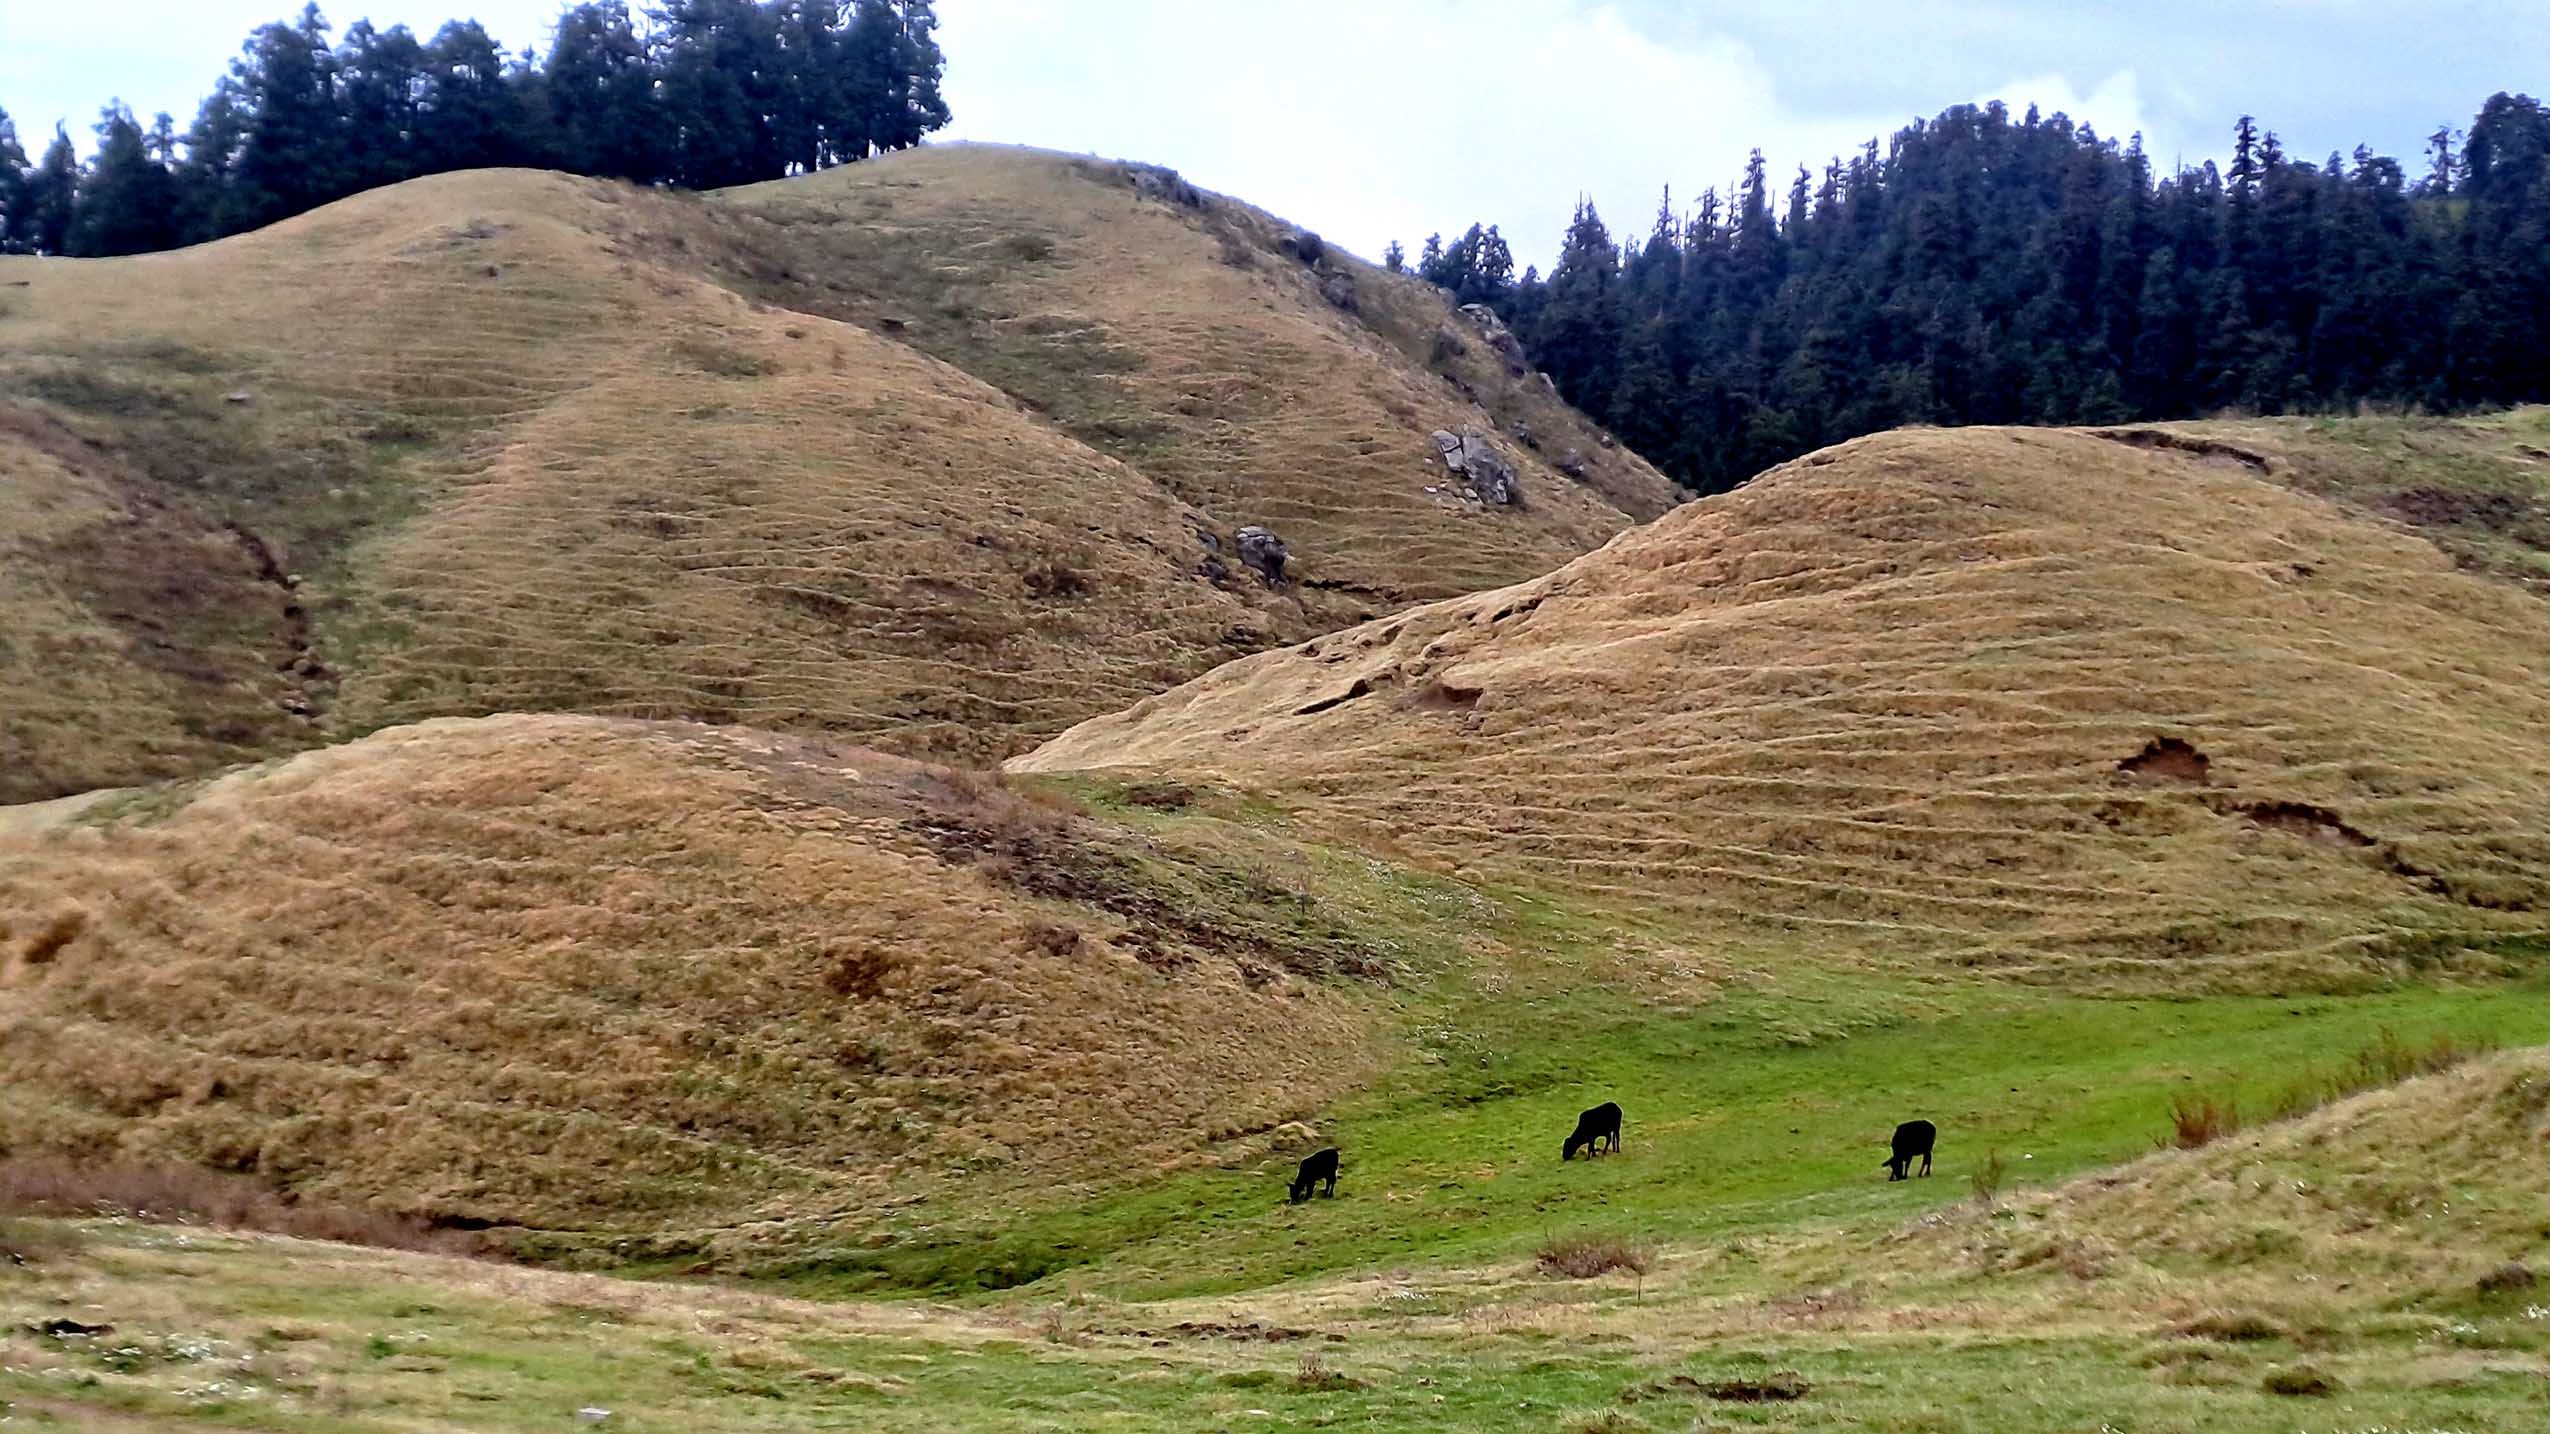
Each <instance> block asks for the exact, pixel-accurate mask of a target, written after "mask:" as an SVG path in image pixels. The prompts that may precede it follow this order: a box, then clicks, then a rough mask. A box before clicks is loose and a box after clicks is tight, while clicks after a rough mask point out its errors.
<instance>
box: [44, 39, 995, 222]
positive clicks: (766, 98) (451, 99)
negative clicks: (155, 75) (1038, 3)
mask: <svg viewBox="0 0 2550 1434" xmlns="http://www.w3.org/2000/svg"><path fill="white" fill-rule="evenodd" d="M649 18H650V19H651V20H652V22H653V23H652V24H649V25H641V24H640V23H639V22H638V21H637V20H636V19H634V18H633V17H632V16H631V15H630V13H629V7H628V5H627V3H626V0H594V3H587V4H580V5H575V6H573V7H572V8H570V9H568V10H567V11H566V12H565V13H564V14H563V15H561V16H560V17H559V20H558V29H557V35H556V38H555V39H554V40H553V41H552V43H551V45H550V47H549V53H548V55H547V56H546V57H545V58H543V57H541V56H539V55H537V54H536V53H534V52H533V51H531V50H529V49H525V50H523V51H521V52H520V53H518V54H513V55H508V54H507V53H506V52H505V51H504V50H503V49H501V48H500V47H499V46H498V45H497V43H496V40H495V38H494V37H493V36H491V35H489V34H488V33H487V31H486V29H485V28H484V27H483V26H481V25H479V24H478V22H476V21H474V20H466V21H463V20H456V21H453V22H451V23H449V24H447V25H445V26H443V27H442V29H440V30H439V31H437V32H436V33H435V35H434V37H433V38H432V39H430V40H419V39H417V38H416V36H415V35H413V34H412V33H410V32H409V31H408V29H407V27H406V26H404V25H396V26H392V27H391V28H389V29H387V30H381V29H376V28H374V26H373V25H372V23H371V22H370V21H368V20H358V21H356V22H355V23H354V24H352V25H350V26H348V27H347V28H346V31H345V35H344V38H343V39H342V40H340V41H338V42H337V43H335V44H333V45H331V44H330V43H329V40H328V33H329V27H328V23H327V21H326V19H325V18H324V17H322V16H321V14H320V13H319V7H318V6H317V5H316V4H312V5H310V6H308V7H307V8H305V9H304V10H303V11H302V12H301V16H300V19H299V20H297V21H293V22H281V21H278V22H276V23H274V24H271V25H266V26H263V27H261V28H259V29H258V30H257V31H256V33H254V34H252V35H250V36H249V37H248V41H247V44H246V46H245V47H244V48H243V50H242V52H241V54H240V56H239V58H238V59H236V60H234V61H232V62H231V66H230V73H229V74H227V75H225V76H223V77H222V79H221V80H220V82H219V83H218V84H216V85H215V86H214V88H213V91H212V93H211V95H210V96H209V97H208V98H206V99H205V101H204V103H203V108H202V109H201V111H200V112H199V113H198V114H197V115H196V117H195V122H194V124H193V125H192V126H191V127H189V128H188V129H187V130H186V132H185V133H184V134H183V135H180V134H179V133H177V130H176V126H175V123H174V122H173V121H172V120H171V119H170V118H169V117H168V116H167V115H165V114H163V115H160V116H158V117H157V119H156V120H155V122H154V123H152V124H151V125H150V126H149V127H147V128H145V127H144V126H143V125H142V124H141V123H140V122H139V121H137V120H136V119H135V118H134V117H133V114H132V112H131V111H130V110H129V109H127V108H126V107H125V106H124V105H123V104H122V103H121V102H120V101H119V102H116V103H113V104H110V105H108V106H107V107H106V109H105V110H104V112H103V114H102V116H101V117H100V119H99V121H98V124H97V137H98V143H97V148H96V152H95V153H94V154H93V155H92V156H91V158H90V159H89V161H88V162H87V163H86V164H85V165H83V164H82V163H81V162H80V161H79V159H78V157H77V155H76V152H75V151H74V148H73V146H72V144H71V140H70V136H69V134H68V133H67V132H66V131H65V130H64V129H62V128H61V127H60V126H58V125H57V126H56V127H55V129H54V133H53V141H52V143H51V144H50V145H49V146H47V147H46V149H45V150H44V152H43V155H42V157H41V158H40V159H39V160H37V161H36V162H35V163H34V164H32V165H30V164H29V163H28V159H27V154H26V151H25V148H24V146H23V145H22V144H21V142H20V141H19V138H18V136H17V133H16V130H15V127H14V126H13V125H12V124H11V123H10V120H9V117H8V115H7V113H6V112H5V111H0V253H36V254H72V255H105V254H133V253H140V252H143V251H145V250H151V249H165V248H169V247H171V246H173V245H178V244H191V243H197V242H200V241H203V240H206V239H216V238H219V237H221V236H222V235H225V234H235V233H238V232H240V231H242V230H246V229H254V228H257V227H259V226H260V225H265V224H270V223H273V222H274V221H276V220H278V219H287V218H290V217H291V216H293V215H295V214H299V213H301V212H303V211H304V210H308V209H312V208H316V207H317V206H319V205H322V204H326V203H328V202H330V201H332V200H336V199H342V198H344V197H345V196H346V195H349V194H354V193H358V192H360V191H362V190H366V189H371V188H374V187H377V186H379V185H384V184H395V183H397V182H398V181H400V180H403V179H413V178H415V177H417V176H418V175H424V174H439V173H442V172H444V171H447V170H455V169H476V168H483V167H487V166H491V165H532V166H538V167H541V168H547V169H564V170H569V171H572V172H574V173H577V174H591V175H603V176H608V177H612V178H617V179H628V180H634V181H637V182H639V183H642V184H651V183H671V184H679V185H684V186H688V187H691V188H699V189H707V188H716V187H721V186H725V185H730V184H747V183H751V182H753V181H756V180H764V179H776V178H779V177H780V176H782V175H784V174H789V173H792V172H795V171H798V170H809V169H821V168H824V167H826V166H828V165H835V164H844V163H847V162H849V161H851V160H856V159H861V158H864V157H866V156H868V155H870V154H874V153H878V152H881V151H884V150H891V149H902V148H906V147H908V146H911V145H914V144H917V143H919V142H920V140H921V137H922V136H923V135H925V134H928V133H930V132H931V131H932V130H935V129H938V128H939V127H941V126H943V125H945V124H946V123H947V122H948V110H947V103H946V101H945V100H944V99H942V98H941V97H940V94H939V78H940V73H941V70H942V57H941V55H940V52H939V47H938V41H937V39H936V37H935V33H934V32H935V31H936V28H937V25H938V19H937V16H936V15H934V14H933V13H932V9H931V0H666V3H664V4H662V5H661V6H659V7H657V8H655V9H653V10H652V11H651V12H650V16H649Z"/></svg>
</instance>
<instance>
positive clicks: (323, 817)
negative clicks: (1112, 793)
mask: <svg viewBox="0 0 2550 1434" xmlns="http://www.w3.org/2000/svg"><path fill="white" fill-rule="evenodd" d="M158 800H162V801H164V805H163V806H160V807H154V806H151V805H149V804H147V803H144V804H138V805H134V806H130V807H127V808H125V809H123V810H121V811H119V812H116V813H115V814H113V815H110V816H108V817H106V818H104V819H103V820H100V821H96V822H92V823H88V824H77V825H71V826H65V827H58V828H55V829H53V830H50V831H47V832H44V833H40V834H37V835H35V836H33V837H29V838H25V839H22V840H21V841H18V842H15V843H12V844H10V845H7V846H0V950H5V951H6V952H7V953H8V956H7V961H6V965H5V968H0V1149H6V1150H7V1151H8V1152H10V1153H12V1154H15V1155H19V1156H28V1155H44V1156H53V1157H60V1158H72V1159H79V1158H90V1159H120V1160H158V1161H175V1162H191V1163H196V1164H202V1165H207V1166H211V1167H213V1168H216V1169H222V1170H234V1171H241V1172H248V1173H252V1174H254V1175H255V1176H256V1177H257V1178H258V1179H260V1180H261V1181H264V1182H266V1183H268V1184H270V1185H273V1186H278V1187H281V1188H285V1189H288V1190H290V1191H292V1192H294V1193H295V1195H296V1196H300V1197H307V1198H311V1199H319V1200H329V1201H337V1202H371V1203H375V1204H378V1205H380V1206H382V1207H383V1208H385V1209H389V1210H392V1211H394V1212H396V1213H399V1214H402V1215H409V1216H415V1217H419V1218H424V1219H429V1220H462V1221H465V1222H466V1223H468V1224H470V1225H472V1226H478V1225H486V1224H495V1225H499V1226H529V1227H534V1228H536V1229H540V1230H546V1231H570V1232H571V1231H580V1230H581V1231H592V1232H596V1237H597V1238H599V1237H600V1236H601V1235H604V1234H607V1235H609V1236H612V1237H615V1238H638V1237H643V1238H639V1239H638V1243H639V1245H640V1246H643V1247H645V1248H661V1249H664V1250H668V1251H676V1252H685V1251H686V1252H690V1253H705V1252H706V1251H707V1247H708V1245H709V1244H710V1243H712V1241H711V1239H710V1234H718V1235H721V1236H727V1237H731V1238H732V1239H733V1240H736V1241H740V1242H742V1243H745V1244H749V1243H751V1239H750V1236H751V1230H752V1227H753V1226H754V1224H755V1222H759V1221H773V1220H780V1219H783V1218H785V1219H791V1220H798V1221H808V1220H813V1221H817V1223H818V1224H820V1225H821V1227H822V1228H823V1229H824V1230H826V1231H827V1232H828V1233H830V1234H834V1235H840V1234H842V1233H843V1232H845V1231H847V1232H850V1233H854V1234H855V1233H856V1232H858V1231H861V1230H864V1229H867V1228H870V1227H873V1226H876V1225H880V1224H882V1223H884V1222H885V1221H887V1220H889V1219H890V1218H891V1217H893V1216H894V1215H896V1214H897V1213H898V1212H900V1211H903V1210H905V1209H907V1208H909V1207H911V1206H914V1205H916V1204H926V1203H927V1202H929V1201H931V1200H932V1199H933V1198H934V1197H941V1196H944V1194H945V1192H946V1190H947V1189H948V1188H949V1187H950V1186H951V1184H952V1183H953V1184H959V1185H962V1186H964V1187H965V1188H966V1189H967V1190H968V1191H969V1192H973V1193H974V1194H975V1195H979V1196H981V1197H983V1198H990V1197H991V1195H992V1193H993V1192H996V1191H999V1190H1012V1191H1016V1190H1021V1189H1026V1190H1033V1191H1038V1192H1045V1193H1050V1192H1051V1191H1052V1190H1054V1189H1056V1188H1062V1187H1068V1186H1069V1185H1071V1184H1072V1183H1073V1182H1075V1181H1086V1180H1090V1179H1097V1178H1106V1179H1117V1180H1120V1179H1122V1178H1124V1177H1125V1175H1126V1174H1127V1173H1128V1172H1130V1173H1133V1174H1136V1175H1138V1174H1140V1173H1142V1172H1148V1171H1154V1170H1156V1169H1158V1168H1161V1167H1163V1166H1164V1165H1168V1164H1171V1163H1173V1162H1177V1161H1191V1160H1194V1159H1196V1158H1197V1157H1198V1154H1199V1152H1203V1151H1207V1150H1210V1149H1212V1148H1213V1147H1214V1144H1215V1142H1216V1141H1219V1142H1222V1145H1221V1150H1222V1153H1223V1154H1224V1155H1226V1156H1229V1157H1231V1158H1248V1156H1249V1155H1250V1153H1252V1152H1253V1151H1254V1149H1255V1147H1254V1146H1252V1145H1251V1144H1250V1143H1249V1142H1248V1141H1247V1140H1245V1139H1243V1138H1242V1137H1243V1136H1245V1135H1247V1134H1254V1133H1259V1132H1264V1131H1270V1130H1273V1129H1275V1128H1276V1127H1278V1126H1281V1125H1282V1124H1283V1123H1284V1122H1287V1121H1292V1120H1300V1119H1307V1118H1310V1117H1312V1116H1313V1115H1315V1113H1316V1112H1317V1111H1318V1110H1320V1109H1321V1108H1322V1107H1323V1106H1324V1105H1325V1104H1326V1103H1328V1102H1329V1101H1330V1100H1332V1099H1334V1098H1336V1097H1338V1096H1340V1095H1342V1094H1343V1093H1345V1092H1346V1091H1347V1090H1349V1089H1350V1088H1352V1086H1353V1085H1354V1084H1355V1083H1356V1082H1357V1081H1358V1080H1360V1079H1363V1078H1365V1077H1367V1076H1368V1075H1369V1074H1370V1073H1371V1071H1372V1069H1373V1067H1374V1064H1375V1062H1376V1060H1377V1059H1378V1058H1379V1057H1380V1056H1381V1055H1382V1054H1383V1052H1384V1051H1385V1050H1386V1048H1387V1047H1386V1043H1385V1044H1374V1043H1371V1042H1368V1041H1367V1040H1366V1039H1365V1037H1366V1027H1367V1025H1368V1024H1369V1021H1368V1019H1367V1017H1366V1016H1365V1014H1364V1013H1363V1010H1362V1002H1361V1000H1360V998H1359V996H1358V994H1357V992H1358V989H1359V988H1360V987H1363V986H1366V985H1370V984H1372V983H1374V982H1376V981H1378V980H1379V979H1380V978H1381V977H1382V975H1383V974H1384V968H1383V964H1382V961H1381V958H1379V957H1376V956H1373V955H1371V954H1369V953H1367V952H1366V951H1365V950H1364V949H1363V948H1362V947H1360V946H1359V945H1357V944H1356V943H1355V942H1354V941H1353V940H1352V939H1351V938H1349V937H1346V936H1343V935H1342V934H1341V933H1339V932H1338V931H1337V930H1336V929H1334V928H1333V927H1327V926H1324V925H1323V924H1322V923H1321V922H1320V921H1318V920H1317V918H1316V917H1314V916H1312V915H1309V914H1299V915H1297V916H1296V917H1295V918H1294V921H1293V924H1291V925H1283V924H1279V922H1280V918H1279V919H1278V920H1270V919H1269V918H1268V916H1267V914H1266V907H1267V906H1268V905H1269V900H1268V898H1269V897H1270V895H1272V894H1273V893H1272V892H1271V891H1270V889H1269V888H1267V887H1265V886H1264V885H1262V883H1261V879H1260V878H1258V877H1256V876H1255V875H1254V874H1253V873H1251V872H1249V871H1246V870H1234V869H1223V868H1216V867H1213V866H1210V865H1209V864H1206V863H1201V862H1196V861H1193V860H1191V859H1186V858H1181V857H1179V856H1177V855H1174V854H1169V853H1164V852H1161V851H1158V850H1155V849H1152V848H1150V847H1148V846H1146V845H1145V844H1144V843H1142V842H1141V841H1140V840H1138V839H1137V838H1135V837H1133V836H1132V835H1130V834H1128V833H1127V832H1125V831H1123V830H1122V829H1120V828H1115V827H1112V826H1109V825H1107V824H1105V823H1102V822H1100V821H1097V820H1094V819H1091V818H1088V817H1083V816H1079V815H1075V814H1074V813H1073V812H1072V811H1071V810H1069V809H1068V808H1067V807H1063V806H1055V805H1050V804H1045V803H1040V802H1038V801H1036V800H1034V799H1032V798H1031V797H1027V796H1021V795H1018V794H1015V793H1012V792H1010V791H1008V790H1007V789H1005V788H1003V787H1002V786H1000V785H999V784H998V783H996V782H994V781H992V780H991V779H988V778H985V777H982V776H979V775H977V774H973V773H968V772H952V771H949V770H947V769H943V768H936V767H931V766H927V765H923V764H916V763H913V762H910V761H907V760H904V759H900V758H894V757H889V756H886V755H884V754H881V753H876V752H873V751H867V750H862V749H857V748H850V747H844V746H834V745H829V744H825V743H822V742H820V741H817V740H813V739H798V738H787V737H776V736H769V735H765V734H752V733H745V732H741V731H738V730H735V729H713V728H702V727H691V726H687V725H680V724H636V723H629V722H613V721H607V720H602V719H593V718H578V717H529V716H524V717H503V718H488V719H477V720H458V719H449V720H444V721H439V722H433V723H427V724H423V725H421V726H414V727H406V728H400V729H397V730H395V731H392V732H388V733H383V734H381V735H378V736H375V737H371V738H367V739H365V740H363V741H360V742H356V743H352V744H349V745H346V746H342V747H336V748H331V749H328V750H326V751H322V752H313V753H307V754H303V755H301V756H298V757H294V758H291V759H288V760H285V761H282V762H280V763H278V764H272V765H269V766H265V767H259V768H249V769H246V770H243V771H241V772H238V773H234V774H232V775H229V776H225V777H221V778H218V779H215V780H212V781H210V782H207V783H204V784H202V785H200V786H196V787H192V788H188V789H183V790H180V791H177V792H174V793H171V794H169V795H167V796H166V797H165V798H164V799H158ZM1359 973H1360V974H1359ZM1313 978H1321V979H1313ZM1133 1086H1140V1087H1141V1088H1142V1089H1144V1091H1145V1092H1146V1094H1145V1096H1144V1098H1143V1100H1142V1101H1141V1102H1140V1103H1139V1104H1138V1105H1136V1104H1133V1103H1129V1102H1126V1101H1123V1100H1121V1099H1119V1093H1120V1092H1121V1091H1123V1090H1125V1089H1127V1088H1128V1087H1133ZM692 1231H703V1232H709V1233H703V1234H698V1235H696V1236H694V1235H692V1234H691V1233H690V1232H692ZM624 1248H627V1247H624Z"/></svg>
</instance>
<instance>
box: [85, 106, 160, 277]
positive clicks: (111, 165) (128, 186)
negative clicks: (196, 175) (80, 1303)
mask: <svg viewBox="0 0 2550 1434" xmlns="http://www.w3.org/2000/svg"><path fill="white" fill-rule="evenodd" d="M76 210H77V212H76V213H75V215H74V216H73V219H72V223H71V228H70V232H69V234H68V235H67V238H66V246H65V252H67V253H72V254H79V255H85V256H96V255H109V254H141V253H147V252H149V251H150V250H153V249H165V248H167V247H169V246H170V245H172V244H174V243H176V242H177V182H176V180H175V179H173V178H171V177H170V175H169V173H168V168H167V166H166V165H165V164H163V163H162V162H161V161H160V160H159V159H158V158H157V157H156V156H154V155H153V154H152V153H151V147H150V137H149V136H148V135H146V134H145V133H143V130H142V127H141V125H140V124H138V123H136V122H135V121H134V119H133V112H132V111H131V110H129V109H127V108H125V106H124V103H123V101H121V100H118V101H116V102H115V103H113V104H110V105H108V106H107V107H106V110H105V111H104V113H103V114H101V115H100V116H99V118H98V123H97V154H96V156H95V157H94V158H93V159H91V160H90V161H89V168H88V173H87V174H86V175H84V176H83V177H82V178H81V180H80V185H79V202H78V204H77V206H76Z"/></svg>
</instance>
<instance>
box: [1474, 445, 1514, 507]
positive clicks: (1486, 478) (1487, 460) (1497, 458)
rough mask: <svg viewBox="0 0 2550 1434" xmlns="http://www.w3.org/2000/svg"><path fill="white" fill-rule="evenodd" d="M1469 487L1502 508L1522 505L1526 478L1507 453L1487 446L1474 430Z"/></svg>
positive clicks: (1484, 500)
mask: <svg viewBox="0 0 2550 1434" xmlns="http://www.w3.org/2000/svg"><path fill="white" fill-rule="evenodd" d="M1468 447H1469V454H1468V456H1469V460H1470V472H1469V477H1470V486H1471V487H1473V488H1476V489H1478V490H1479V501H1481V502H1483V503H1494V504H1497V505H1499V506H1500V507H1513V508H1519V507H1521V506H1522V505H1523V480H1522V478H1521V477H1519V476H1518V475H1517V474H1516V473H1515V472H1514V465H1513V464H1511V463H1508V462H1506V461H1505V455H1504V454H1502V453H1499V452H1497V451H1496V450H1495V449H1494V448H1492V447H1490V446H1488V444H1487V443H1486V441H1485V440H1484V439H1481V438H1480V437H1479V436H1478V430H1476V429H1472V430H1471V436H1470V440H1469V445H1468Z"/></svg>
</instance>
